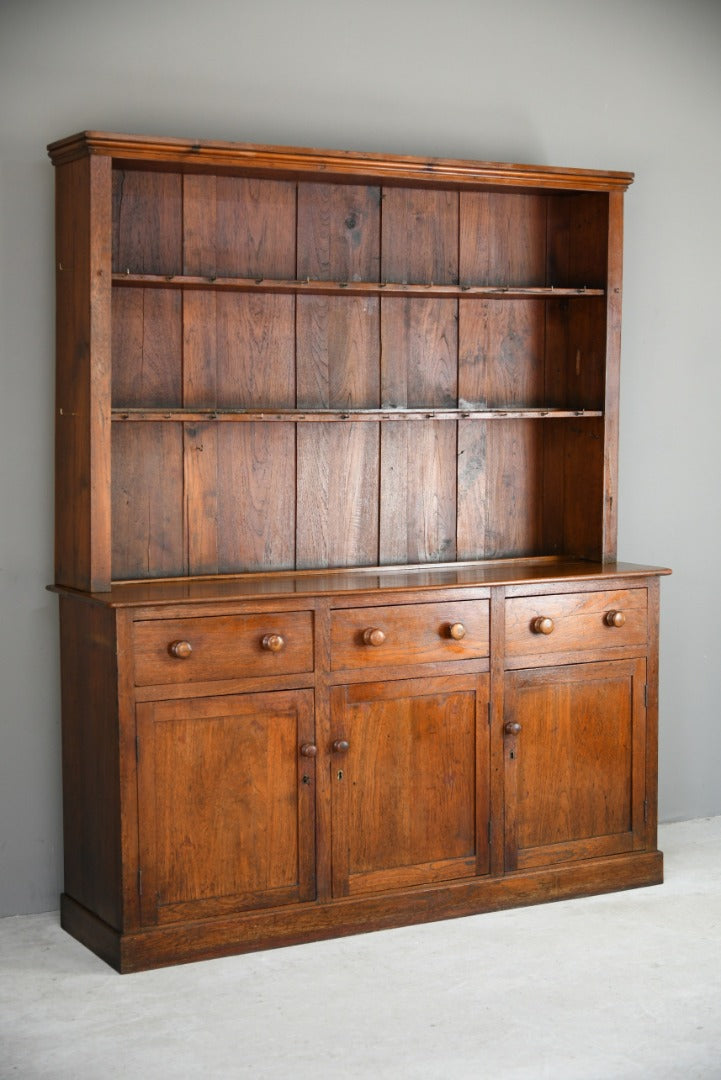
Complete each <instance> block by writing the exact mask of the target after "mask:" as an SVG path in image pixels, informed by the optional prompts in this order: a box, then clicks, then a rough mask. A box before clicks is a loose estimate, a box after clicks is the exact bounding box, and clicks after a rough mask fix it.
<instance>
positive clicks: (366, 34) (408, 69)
mask: <svg viewBox="0 0 721 1080" xmlns="http://www.w3.org/2000/svg"><path fill="white" fill-rule="evenodd" d="M0 102H1V103H2V105H1V107H0V328H1V331H0V378H1V379H2V383H1V385H0V410H1V415H0V439H1V440H2V443H1V445H0V484H1V487H0V619H1V621H0V914H11V913H18V912H35V911H42V910H47V909H51V908H54V907H56V906H57V894H58V891H59V889H60V885H61V876H62V867H61V831H60V818H61V800H60V766H59V755H60V736H59V709H58V658H57V643H56V637H57V634H56V601H55V598H54V597H53V596H51V595H50V594H48V593H46V592H45V591H44V586H45V584H46V583H47V582H48V581H50V580H51V578H52V533H51V526H52V434H51V433H52V422H53V398H52V395H53V382H52V365H53V280H54V274H53V240H52V236H53V225H52V211H53V205H52V198H53V195H52V183H53V176H52V167H51V165H50V163H49V161H48V159H47V157H46V154H45V145H46V144H47V143H48V142H50V141H52V140H53V139H57V138H60V137H62V136H64V135H68V134H71V133H74V132H76V131H79V130H82V129H88V128H90V129H92V128H94V129H101V130H102V129H104V130H110V131H119V132H131V133H138V134H156V135H177V136H185V137H193V138H223V139H238V140H243V141H250V142H253V141H257V142H268V143H273V142H275V143H285V144H300V145H309V146H321V147H330V148H352V149H357V150H379V151H387V152H391V153H416V154H439V155H447V156H451V157H470V158H485V159H490V160H501V161H503V160H506V161H516V162H530V163H538V164H550V165H570V166H578V167H588V168H602V169H631V170H635V172H636V174H637V181H636V183H635V184H634V185H633V187H632V188H631V190H630V192H629V195H628V198H627V204H626V205H627V214H626V239H627V243H626V262H625V297H624V317H625V321H624V343H623V362H622V414H621V485H620V545H619V551H620V554H621V556H622V557H624V558H626V559H628V560H630V561H636V562H649V563H656V564H660V565H669V566H672V567H673V568H674V572H675V576H674V577H672V578H670V579H665V580H664V582H663V585H662V603H663V608H662V610H663V616H662V676H661V778H660V801H661V816H662V818H663V819H665V820H669V819H676V818H687V817H695V816H703V815H710V814H718V813H721V782H719V775H720V765H721V723H719V708H718V703H719V701H720V700H721V692H720V691H721V687H720V685H719V684H720V682H721V677H720V674H719V667H720V665H719V662H718V648H717V641H718V637H719V634H720V633H721V620H720V619H719V613H718V608H719V606H720V602H721V588H720V585H721V569H720V568H721V558H719V552H718V537H719V534H720V532H721V499H720V498H719V462H720V461H721V420H720V417H719V405H721V355H720V353H721V349H720V347H719V311H720V309H721V301H720V299H719V297H720V294H721V290H720V289H719V285H720V284H721V281H720V276H721V275H720V274H719V252H721V210H720V204H719V198H718V193H717V186H718V179H719V177H720V176H721V123H720V121H719V113H720V109H721V4H719V2H718V0H706V2H703V0H604V2H599V0H543V2H542V3H541V2H539V0H503V2H501V3H495V2H490V0H433V2H431V0H355V2H353V3H351V2H349V0H303V2H300V0H298V2H294V0H212V2H210V3H202V2H199V0H4V2H3V3H0Z"/></svg>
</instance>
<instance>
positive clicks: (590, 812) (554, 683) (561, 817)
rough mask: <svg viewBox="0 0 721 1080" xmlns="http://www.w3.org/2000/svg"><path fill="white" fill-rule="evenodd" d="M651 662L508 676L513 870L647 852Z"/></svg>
mask: <svg viewBox="0 0 721 1080" xmlns="http://www.w3.org/2000/svg"><path fill="white" fill-rule="evenodd" d="M644 672H645V663H644V662H643V661H638V660H632V661H615V662H613V663H609V664H605V665H604V664H584V665H569V666H568V667H565V668H564V667H557V668H550V669H545V670H544V669H539V670H536V671H522V672H514V673H512V674H510V675H509V676H508V677H507V695H506V713H505V715H506V719H507V721H510V722H513V723H518V724H520V725H521V728H520V733H519V734H518V735H517V736H515V737H512V738H511V739H507V744H506V755H505V758H506V790H507V792H508V793H509V804H508V811H507V827H508V835H507V869H516V868H519V869H521V868H525V867H529V866H539V865H544V864H552V863H554V862H559V861H563V862H569V861H572V860H573V859H574V858H575V859H579V858H594V857H598V856H600V855H610V854H614V853H620V852H624V851H629V850H633V849H634V848H639V847H642V846H643V806H642V802H643V791H644V787H643V778H644V770H645V755H644V751H643V745H644V727H645V710H644V708H643V691H642V687H643V676H644Z"/></svg>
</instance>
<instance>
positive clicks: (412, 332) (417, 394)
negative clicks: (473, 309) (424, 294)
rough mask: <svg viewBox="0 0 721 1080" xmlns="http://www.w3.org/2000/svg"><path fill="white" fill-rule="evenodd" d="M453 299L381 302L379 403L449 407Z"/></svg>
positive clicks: (453, 395) (454, 376) (452, 401)
mask: <svg viewBox="0 0 721 1080" xmlns="http://www.w3.org/2000/svg"><path fill="white" fill-rule="evenodd" d="M457 311H458V309H457V303H456V301H455V300H422V299H413V300H401V299H384V300H383V301H382V315H381V339H382V365H381V367H382V370H381V380H382V389H381V393H382V403H383V405H384V406H388V407H391V408H393V407H397V408H423V407H424V406H426V407H428V408H432V407H436V408H442V407H443V406H449V407H451V408H455V406H456V404H457V400H458V360H457V357H458V324H457Z"/></svg>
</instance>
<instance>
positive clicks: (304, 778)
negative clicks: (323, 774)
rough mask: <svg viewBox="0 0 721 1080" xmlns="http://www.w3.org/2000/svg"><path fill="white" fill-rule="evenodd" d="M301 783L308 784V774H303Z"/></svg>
mask: <svg viewBox="0 0 721 1080" xmlns="http://www.w3.org/2000/svg"><path fill="white" fill-rule="evenodd" d="M303 783H304V784H309V783H310V777H309V776H304V777H303Z"/></svg>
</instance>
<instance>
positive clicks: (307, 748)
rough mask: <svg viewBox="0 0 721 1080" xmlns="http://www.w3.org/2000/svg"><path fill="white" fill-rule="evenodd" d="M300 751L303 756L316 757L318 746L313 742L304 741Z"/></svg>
mask: <svg viewBox="0 0 721 1080" xmlns="http://www.w3.org/2000/svg"><path fill="white" fill-rule="evenodd" d="M300 752H301V754H302V755H303V757H315V756H316V754H317V753H318V747H317V746H314V744H313V743H311V742H304V743H303V745H302V746H301V748H300Z"/></svg>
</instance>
